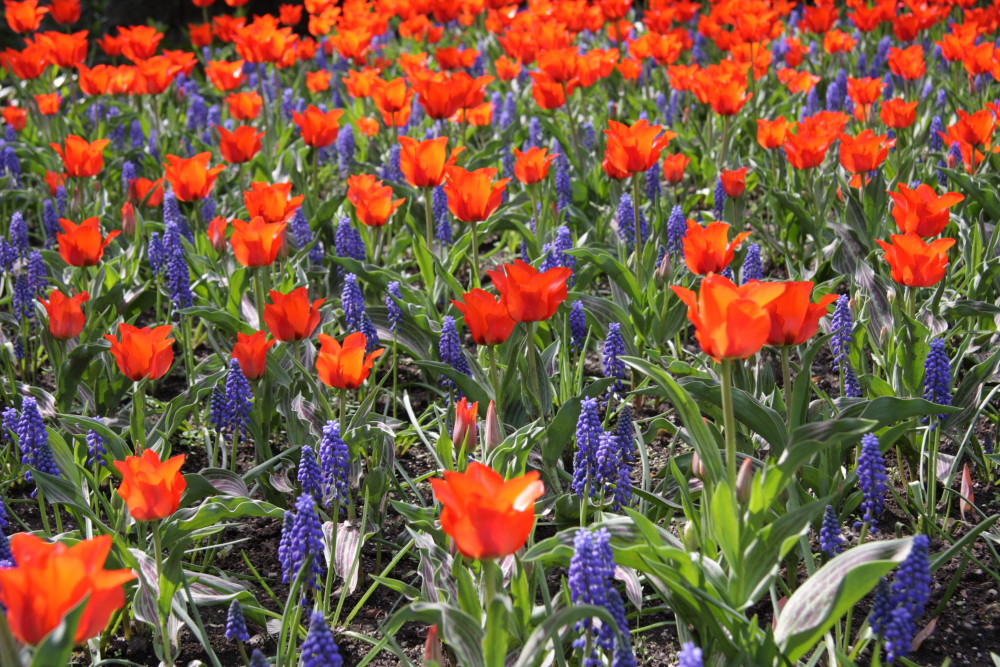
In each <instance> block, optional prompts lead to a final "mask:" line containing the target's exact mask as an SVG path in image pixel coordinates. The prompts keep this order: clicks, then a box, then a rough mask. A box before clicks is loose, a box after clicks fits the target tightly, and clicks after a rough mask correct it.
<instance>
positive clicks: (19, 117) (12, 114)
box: [3, 106, 28, 132]
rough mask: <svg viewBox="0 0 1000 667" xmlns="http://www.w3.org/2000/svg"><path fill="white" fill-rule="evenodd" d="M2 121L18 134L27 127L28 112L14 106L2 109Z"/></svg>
mask: <svg viewBox="0 0 1000 667" xmlns="http://www.w3.org/2000/svg"><path fill="white" fill-rule="evenodd" d="M3 119H4V120H5V121H6V122H7V124H8V125H10V126H11V127H12V128H14V131H15V132H20V131H21V130H23V129H24V128H26V127H27V126H28V110H27V109H22V108H21V107H14V106H9V107H4V110H3Z"/></svg>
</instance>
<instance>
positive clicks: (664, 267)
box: [653, 252, 670, 283]
mask: <svg viewBox="0 0 1000 667" xmlns="http://www.w3.org/2000/svg"><path fill="white" fill-rule="evenodd" d="M653 277H654V278H655V279H656V281H657V282H661V283H664V282H666V281H668V280H670V253H666V252H665V253H663V259H661V260H660V264H659V265H658V266H657V267H656V271H654V272H653Z"/></svg>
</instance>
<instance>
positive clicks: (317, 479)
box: [298, 445, 325, 503]
mask: <svg viewBox="0 0 1000 667" xmlns="http://www.w3.org/2000/svg"><path fill="white" fill-rule="evenodd" d="M298 481H299V486H301V487H302V493H308V494H309V495H311V496H312V497H313V499H314V500H315V501H316V502H317V503H322V502H323V495H324V494H323V487H324V486H325V485H324V483H323V473H322V471H321V470H320V468H319V463H318V462H317V461H316V454H315V453H313V448H312V447H310V446H309V445H303V446H302V453H301V458H300V459H299V470H298Z"/></svg>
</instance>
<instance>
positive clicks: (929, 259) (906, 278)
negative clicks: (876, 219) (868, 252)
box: [875, 234, 955, 287]
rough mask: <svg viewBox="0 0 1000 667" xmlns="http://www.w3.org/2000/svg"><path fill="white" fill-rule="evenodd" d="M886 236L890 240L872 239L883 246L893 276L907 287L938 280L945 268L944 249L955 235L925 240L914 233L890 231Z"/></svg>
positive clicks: (946, 257) (950, 245)
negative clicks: (888, 236)
mask: <svg viewBox="0 0 1000 667" xmlns="http://www.w3.org/2000/svg"><path fill="white" fill-rule="evenodd" d="M890 238H891V239H892V243H886V242H885V241H883V240H882V239H875V242H876V243H878V244H879V245H880V246H882V249H883V250H885V259H886V261H887V262H889V265H890V266H891V267H892V279H893V280H895V281H896V282H897V283H899V284H900V285H906V286H907V287H931V286H932V285H936V284H938V283H939V282H941V279H942V278H944V274H945V270H946V269H947V268H948V249H949V248H951V247H952V246H953V245H955V239H948V238H945V239H938V240H936V241H934V242H932V243H927V242H926V241H924V240H923V239H922V238H920V237H919V236H917V235H916V234H893V235H892V236H891V237H890Z"/></svg>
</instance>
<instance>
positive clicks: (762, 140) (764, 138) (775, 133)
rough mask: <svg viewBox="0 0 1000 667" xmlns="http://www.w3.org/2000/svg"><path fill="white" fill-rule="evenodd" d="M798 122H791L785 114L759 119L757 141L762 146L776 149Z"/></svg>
mask: <svg viewBox="0 0 1000 667" xmlns="http://www.w3.org/2000/svg"><path fill="white" fill-rule="evenodd" d="M795 125H796V123H790V122H789V121H788V120H787V119H785V117H784V116H778V118H777V119H775V120H765V119H764V118H758V119H757V143H758V144H760V146H761V148H765V149H767V150H774V149H775V148H780V147H781V146H782V145H783V144H784V143H785V139H786V138H787V137H788V135H789V134H791V131H792V130H793V129H795Z"/></svg>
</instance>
